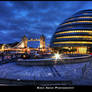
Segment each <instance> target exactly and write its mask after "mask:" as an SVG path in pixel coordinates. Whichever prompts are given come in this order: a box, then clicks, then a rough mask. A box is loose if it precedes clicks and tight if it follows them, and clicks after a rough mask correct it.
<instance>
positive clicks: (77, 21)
mask: <svg viewBox="0 0 92 92" xmlns="http://www.w3.org/2000/svg"><path fill="white" fill-rule="evenodd" d="M82 22H87V23H92V21H75V22H68V23H64V24H62V25H65V24H71V23H82Z"/></svg>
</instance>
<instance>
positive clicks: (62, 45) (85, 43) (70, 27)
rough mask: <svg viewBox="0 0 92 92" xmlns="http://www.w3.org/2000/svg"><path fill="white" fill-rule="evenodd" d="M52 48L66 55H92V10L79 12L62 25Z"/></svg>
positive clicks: (52, 41)
mask: <svg viewBox="0 0 92 92" xmlns="http://www.w3.org/2000/svg"><path fill="white" fill-rule="evenodd" d="M50 46H51V48H53V49H54V50H58V51H63V52H64V53H80V54H88V53H91V51H92V49H91V48H92V9H89V10H82V11H79V12H77V13H75V14H74V15H72V16H71V17H70V18H68V19H66V20H65V21H64V22H63V23H61V24H60V25H59V27H58V28H57V29H56V32H55V33H54V34H53V37H52V39H51V45H50Z"/></svg>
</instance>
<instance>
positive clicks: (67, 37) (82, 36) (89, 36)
mask: <svg viewBox="0 0 92 92" xmlns="http://www.w3.org/2000/svg"><path fill="white" fill-rule="evenodd" d="M61 38H89V39H90V38H91V39H92V36H63V37H56V39H61Z"/></svg>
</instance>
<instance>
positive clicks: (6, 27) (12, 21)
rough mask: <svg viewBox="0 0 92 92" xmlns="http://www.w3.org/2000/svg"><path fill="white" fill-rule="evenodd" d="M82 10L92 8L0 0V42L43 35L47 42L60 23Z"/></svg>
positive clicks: (79, 4) (82, 3)
mask: <svg viewBox="0 0 92 92" xmlns="http://www.w3.org/2000/svg"><path fill="white" fill-rule="evenodd" d="M84 9H92V1H0V43H10V42H15V41H20V40H21V37H23V36H24V34H25V35H26V36H27V37H28V38H29V39H30V38H36V37H38V38H39V35H41V34H44V35H45V37H46V39H47V40H46V42H48V43H49V42H50V39H51V36H52V35H53V33H54V32H55V30H56V28H57V27H58V25H59V24H60V23H62V22H63V21H64V20H65V19H66V18H69V17H71V15H73V14H74V13H76V12H78V11H80V10H84Z"/></svg>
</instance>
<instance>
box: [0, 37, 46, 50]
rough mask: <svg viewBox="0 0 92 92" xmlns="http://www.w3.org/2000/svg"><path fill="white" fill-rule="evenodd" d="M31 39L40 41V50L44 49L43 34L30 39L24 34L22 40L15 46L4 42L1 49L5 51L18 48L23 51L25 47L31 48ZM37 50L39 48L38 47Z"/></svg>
mask: <svg viewBox="0 0 92 92" xmlns="http://www.w3.org/2000/svg"><path fill="white" fill-rule="evenodd" d="M30 41H39V42H40V50H44V49H45V36H44V35H41V36H40V38H39V39H33V38H31V39H28V38H27V37H26V36H25V35H24V36H23V38H22V40H21V41H20V42H19V43H18V44H16V45H15V46H10V45H9V44H3V45H2V47H1V50H0V51H4V50H8V51H9V50H11V51H12V50H17V51H21V50H24V49H29V48H28V42H30ZM30 50H34V48H30ZM35 50H38V48H36V49H35Z"/></svg>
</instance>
